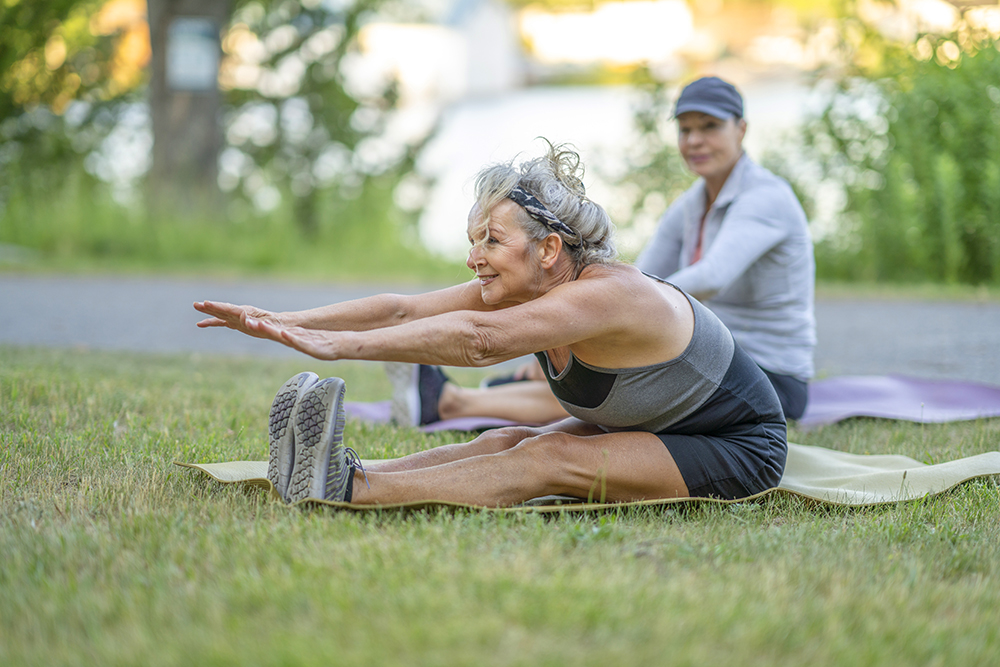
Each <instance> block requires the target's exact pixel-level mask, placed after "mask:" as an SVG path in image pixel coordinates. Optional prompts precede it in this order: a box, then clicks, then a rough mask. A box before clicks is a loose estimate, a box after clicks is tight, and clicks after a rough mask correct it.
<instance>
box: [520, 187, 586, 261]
mask: <svg viewBox="0 0 1000 667" xmlns="http://www.w3.org/2000/svg"><path fill="white" fill-rule="evenodd" d="M507 198H508V199H510V200H511V201H513V202H514V203H515V204H517V205H518V206H520V207H521V208H523V209H524V210H525V211H527V212H528V215H530V216H531V217H532V218H534V219H535V220H537V221H538V222H540V223H542V224H543V225H545V226H546V227H548V228H549V229H551V230H552V231H554V232H560V233H562V234H566V235H567V236H569V237H570V238H579V239H581V241H582V238H581V237H580V235H579V234H578V233H576V232H574V231H573V229H572V228H571V227H570V226H569V225H567V224H566V223H565V222H563V221H561V220H560V219H559V218H557V217H556V216H555V215H554V214H553V213H552V211H550V210H549V209H547V208H545V204H543V203H542V202H540V201H539V200H538V197H536V196H535V195H533V194H531V193H530V192H528V191H527V190H525V189H524V188H522V187H521V186H520V185H518V186H516V187H515V188H514V189H513V190H511V191H510V194H509V195H507ZM563 243H565V244H566V245H567V246H569V247H570V248H574V249H575V248H579V247H580V245H581V244H580V243H570V242H569V241H567V240H566V239H563Z"/></svg>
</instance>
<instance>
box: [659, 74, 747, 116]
mask: <svg viewBox="0 0 1000 667" xmlns="http://www.w3.org/2000/svg"><path fill="white" fill-rule="evenodd" d="M688 111H700V112H701V113H706V114H708V115H709V116H714V117H716V118H721V119H722V120H726V119H727V118H733V117H736V118H743V97H742V96H740V94H739V92H737V90H736V88H735V87H734V86H733V84H731V83H728V82H726V81H723V80H722V79H720V78H719V77H716V76H706V77H703V78H701V79H697V80H695V81H692V82H691V83H689V84H688V85H687V86H685V87H684V90H682V91H681V95H680V97H678V98H677V106H676V107H674V118H676V117H677V116H680V115H681V114H682V113H686V112H688Z"/></svg>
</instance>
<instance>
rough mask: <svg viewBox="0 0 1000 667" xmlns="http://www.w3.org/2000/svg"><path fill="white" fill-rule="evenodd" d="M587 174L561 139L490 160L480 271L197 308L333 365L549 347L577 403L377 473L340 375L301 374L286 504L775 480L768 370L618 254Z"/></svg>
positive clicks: (474, 222)
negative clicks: (399, 290)
mask: <svg viewBox="0 0 1000 667" xmlns="http://www.w3.org/2000/svg"><path fill="white" fill-rule="evenodd" d="M581 173H582V168H581V165H580V158H579V156H578V155H577V154H576V153H574V152H572V151H571V150H568V149H566V148H564V147H552V146H550V147H549V151H548V154H547V155H546V156H544V157H542V158H538V159H535V160H531V161H528V162H526V163H524V164H521V165H520V166H515V165H513V164H501V165H495V166H491V167H488V168H486V169H484V170H483V171H482V172H481V173H480V174H479V176H478V178H477V180H476V186H475V196H476V203H475V205H474V206H473V207H472V211H471V212H470V214H469V223H468V236H469V242H470V244H471V250H470V251H469V258H468V262H467V264H468V266H469V268H470V269H472V270H473V271H474V272H475V274H476V277H475V279H474V280H472V281H471V282H468V283H465V284H462V285H457V286H455V287H451V288H448V289H444V290H440V291H435V292H430V293H427V294H422V295H417V296H398V295H390V294H384V295H379V296H374V297H369V298H365V299H358V300H355V301H347V302H343V303H339V304H334V305H330V306H326V307H322V308H317V309H313V310H306V311H299V312H291V313H271V312H267V311H263V310H260V309H257V308H254V307H251V306H234V305H230V304H223V303H215V302H210V301H204V302H198V303H195V304H194V306H195V308H196V309H197V310H199V311H201V312H202V313H205V314H206V315H208V316H209V317H208V319H205V320H203V321H201V322H199V326H201V327H229V328H232V329H236V330H238V331H242V332H243V333H246V334H249V335H252V336H258V337H262V338H269V339H272V340H275V341H278V342H281V343H284V344H285V345H288V346H290V347H293V348H295V349H297V350H300V351H302V352H304V353H306V354H309V355H311V356H314V357H316V358H319V359H330V360H335V359H366V360H376V361H403V362H410V363H417V364H441V365H449V366H488V365H490V364H495V363H499V362H502V361H506V360H509V359H515V358H517V357H520V356H522V355H524V354H528V353H534V354H535V355H536V356H537V358H538V360H539V361H540V362H541V364H542V368H543V370H544V371H545V375H546V378H547V379H548V382H549V384H550V386H551V388H552V391H553V393H554V394H555V395H556V397H558V399H559V401H560V402H561V403H562V404H563V406H565V408H566V410H567V411H568V412H569V413H570V414H571V415H572V417H570V418H568V419H566V420H564V421H561V422H558V423H556V424H552V425H549V426H547V427H542V428H526V427H513V428H504V429H497V430H493V431H488V432H486V433H484V434H482V435H480V436H479V437H477V438H476V439H474V440H472V441H471V442H466V443H461V444H454V445H446V446H442V447H436V448H433V449H429V450H426V451H422V452H418V453H416V454H412V455H409V456H404V457H402V458H398V459H389V460H384V461H375V462H370V463H368V465H367V469H362V468H361V466H360V462H359V461H358V460H357V457H356V455H354V453H353V450H351V449H350V448H348V447H345V446H344V444H343V442H342V439H343V422H344V411H343V400H344V383H343V381H342V380H340V379H338V378H328V379H326V380H321V381H317V379H316V376H315V375H314V374H312V373H302V374H300V375H298V376H296V377H294V378H292V379H290V380H289V381H288V382H287V383H285V385H284V386H283V387H282V388H281V390H279V392H278V394H277V396H276V397H275V400H274V404H273V405H272V409H271V415H270V424H269V426H270V434H271V465H270V469H269V477H270V478H271V481H272V482H273V483H274V484H275V486H276V487H277V489H278V491H279V492H280V493H281V494H282V496H283V497H285V499H286V500H288V501H289V502H295V501H297V500H301V499H304V498H310V497H311V498H321V499H327V500H337V501H347V502H353V503H358V504H387V503H397V502H406V501H418V500H438V501H452V502H460V503H469V504H476V505H486V506H508V505H514V504H517V503H520V502H524V501H526V500H529V499H531V498H534V497H538V496H544V495H550V494H560V495H568V496H575V497H579V498H595V499H601V500H606V501H630V500H639V499H653V498H674V497H688V496H713V497H718V498H740V497H746V496H749V495H752V494H755V493H758V492H760V491H764V490H765V489H768V488H771V487H773V486H775V485H776V484H777V483H778V481H779V480H780V478H781V474H782V471H783V469H784V463H785V453H786V442H785V421H784V418H783V416H782V412H781V406H780V404H779V402H778V398H777V396H776V395H775V392H774V389H773V388H772V386H771V383H770V382H769V381H768V379H767V377H765V375H764V373H763V372H762V371H761V370H760V368H759V367H758V366H757V365H756V364H755V363H754V362H753V361H752V360H751V359H750V357H748V356H747V354H746V353H744V352H743V350H742V349H740V347H739V345H737V344H736V343H735V342H734V340H733V337H732V334H730V332H729V331H728V330H727V329H726V327H724V326H723V325H722V323H721V322H720V321H719V320H718V318H717V317H716V316H715V315H713V314H712V312H711V311H709V310H708V309H707V308H705V307H704V306H702V305H701V304H700V303H698V302H697V301H696V300H694V299H692V298H690V297H688V296H687V295H686V294H685V293H684V292H682V291H681V290H680V289H678V288H676V287H674V286H672V285H670V284H668V283H665V282H663V281H660V280H657V279H654V278H651V277H649V276H647V275H645V274H643V273H642V272H640V271H639V270H638V269H636V268H634V267H632V266H628V265H625V264H621V263H618V262H616V261H615V257H616V251H615V248H614V245H613V242H612V224H611V221H610V219H609V218H608V216H607V214H606V213H605V211H604V210H603V209H602V208H601V207H600V206H598V205H597V204H595V203H594V202H592V201H590V200H589V199H587V198H586V195H585V191H584V187H583V184H582V182H581V181H580V178H579V176H578V174H581Z"/></svg>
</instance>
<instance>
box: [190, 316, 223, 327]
mask: <svg viewBox="0 0 1000 667" xmlns="http://www.w3.org/2000/svg"><path fill="white" fill-rule="evenodd" d="M195 326H197V327H201V328H202V329H207V328H208V327H227V326H229V324H228V323H227V322H226V321H225V320H220V319H219V318H218V317H206V318H205V319H203V320H202V321H200V322H197V323H195Z"/></svg>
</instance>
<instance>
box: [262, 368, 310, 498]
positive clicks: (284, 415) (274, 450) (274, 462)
mask: <svg viewBox="0 0 1000 667" xmlns="http://www.w3.org/2000/svg"><path fill="white" fill-rule="evenodd" d="M318 379H319V376H318V375H316V374H315V373H310V372H305V373H299V374H298V375H296V376H295V377H293V378H290V379H289V380H288V382H286V383H285V384H283V385H281V389H279V390H278V393H277V394H275V396H274V402H273V403H271V412H270V414H269V415H268V419H267V432H268V440H269V442H270V452H269V458H268V463H267V478H268V479H269V480H271V484H273V485H274V488H275V489H276V490H277V491H278V493H279V494H280V495H281V497H282V498H284V499H285V500H288V480H289V479H290V478H291V475H292V463H294V462H295V429H294V428H293V427H292V424H293V421H292V420H293V418H294V416H295V407H296V405H297V404H298V401H299V399H300V398H301V397H302V395H303V394H304V393H305V392H306V390H307V389H309V387H311V386H313V385H314V384H316V381H317V380H318Z"/></svg>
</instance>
